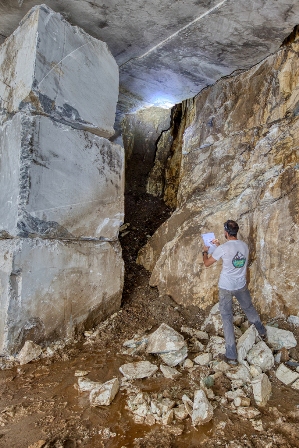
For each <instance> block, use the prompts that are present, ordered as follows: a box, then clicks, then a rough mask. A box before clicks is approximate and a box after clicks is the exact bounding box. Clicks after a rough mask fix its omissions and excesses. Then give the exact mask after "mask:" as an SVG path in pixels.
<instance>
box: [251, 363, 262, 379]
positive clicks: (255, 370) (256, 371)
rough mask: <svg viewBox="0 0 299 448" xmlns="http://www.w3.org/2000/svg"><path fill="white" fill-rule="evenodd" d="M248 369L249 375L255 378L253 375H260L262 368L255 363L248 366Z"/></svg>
mask: <svg viewBox="0 0 299 448" xmlns="http://www.w3.org/2000/svg"><path fill="white" fill-rule="evenodd" d="M249 371H250V375H251V376H252V378H255V377H257V376H259V375H261V373H263V371H262V369H261V368H260V367H258V366H255V365H251V366H250V367H249Z"/></svg>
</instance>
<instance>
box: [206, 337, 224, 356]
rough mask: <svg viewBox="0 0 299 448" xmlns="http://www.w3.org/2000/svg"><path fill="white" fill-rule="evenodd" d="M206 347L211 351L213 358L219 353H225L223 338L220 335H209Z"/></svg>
mask: <svg viewBox="0 0 299 448" xmlns="http://www.w3.org/2000/svg"><path fill="white" fill-rule="evenodd" d="M206 349H207V351H209V352H211V353H212V355H213V358H215V357H217V356H218V355H219V354H225V340H224V338H221V337H220V336H211V337H210V340H209V343H208V345H207V347H206Z"/></svg>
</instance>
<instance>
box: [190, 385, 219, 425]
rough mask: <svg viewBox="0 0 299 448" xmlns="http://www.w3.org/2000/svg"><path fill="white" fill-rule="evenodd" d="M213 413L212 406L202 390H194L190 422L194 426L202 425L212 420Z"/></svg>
mask: <svg viewBox="0 0 299 448" xmlns="http://www.w3.org/2000/svg"><path fill="white" fill-rule="evenodd" d="M213 414H214V410H213V406H212V405H211V404H210V402H209V400H208V399H207V397H206V394H205V393H204V391H203V390H196V391H195V392H194V402H193V411H192V424H193V425H194V426H197V425H203V424H204V423H208V422H209V421H210V420H212V418H213Z"/></svg>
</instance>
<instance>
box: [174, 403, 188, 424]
mask: <svg viewBox="0 0 299 448" xmlns="http://www.w3.org/2000/svg"><path fill="white" fill-rule="evenodd" d="M173 412H174V418H175V419H176V420H179V421H183V420H185V419H186V418H187V417H188V415H189V414H188V412H187V410H186V407H185V405H184V404H180V405H179V406H178V407H177V408H174V409H173Z"/></svg>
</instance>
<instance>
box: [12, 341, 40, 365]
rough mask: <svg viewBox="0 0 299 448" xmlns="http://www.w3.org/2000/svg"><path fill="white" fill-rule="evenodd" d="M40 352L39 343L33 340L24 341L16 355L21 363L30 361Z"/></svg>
mask: <svg viewBox="0 0 299 448" xmlns="http://www.w3.org/2000/svg"><path fill="white" fill-rule="evenodd" d="M41 354H42V348H41V346H40V345H38V344H35V343H34V342H33V341H26V342H25V344H24V346H23V348H22V349H21V351H20V352H19V354H18V356H17V360H18V361H19V363H20V364H21V365H24V364H28V363H29V362H30V361H33V360H34V359H37V358H38V357H39V356H40V355H41Z"/></svg>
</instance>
